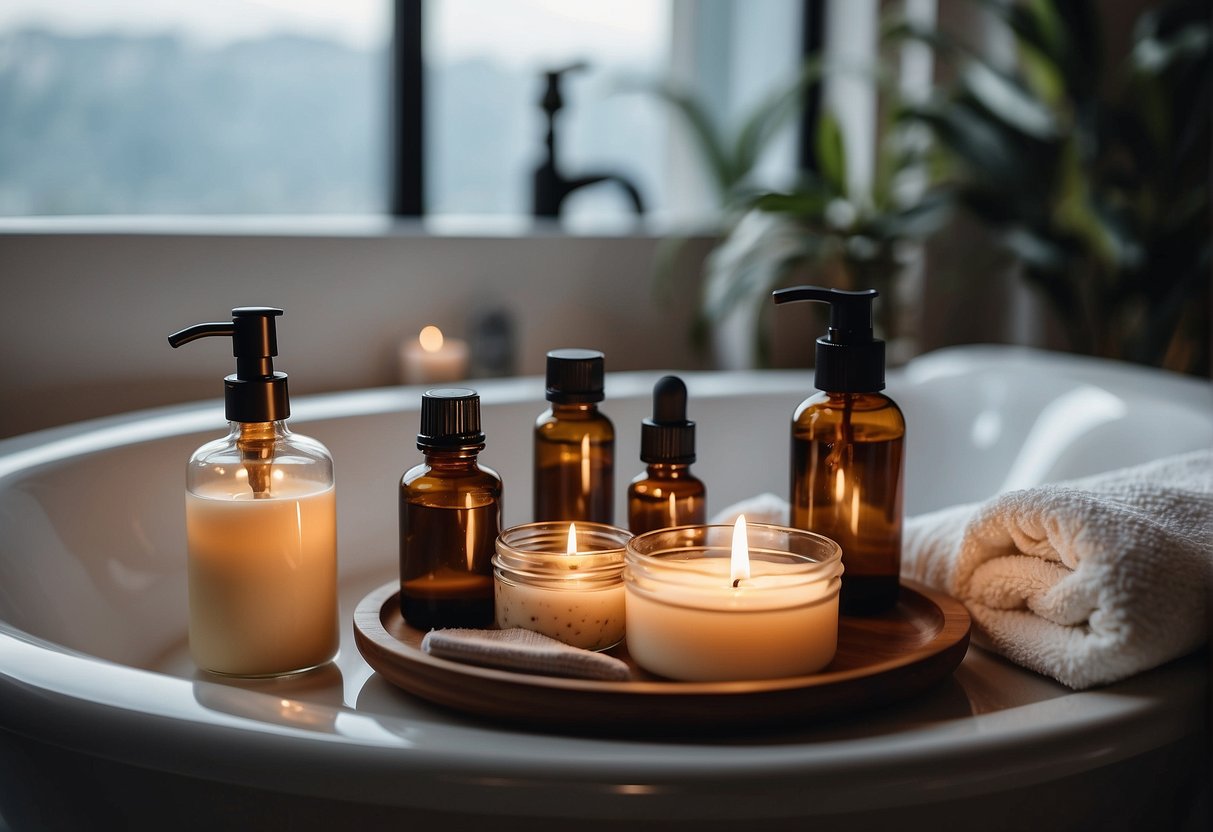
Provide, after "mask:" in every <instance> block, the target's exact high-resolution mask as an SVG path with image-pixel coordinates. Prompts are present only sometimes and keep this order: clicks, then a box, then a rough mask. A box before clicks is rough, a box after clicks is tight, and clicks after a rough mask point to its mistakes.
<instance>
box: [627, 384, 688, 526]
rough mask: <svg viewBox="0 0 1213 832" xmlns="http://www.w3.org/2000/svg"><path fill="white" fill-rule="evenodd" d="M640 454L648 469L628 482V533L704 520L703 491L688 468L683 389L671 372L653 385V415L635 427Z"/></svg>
mask: <svg viewBox="0 0 1213 832" xmlns="http://www.w3.org/2000/svg"><path fill="white" fill-rule="evenodd" d="M640 459H641V461H643V462H647V463H648V468H647V469H646V470H645V472H644V473H643V474H641V475H640V476H638V477H636V479H634V480H632V483H631V485H629V486H628V529H629V531H631V532H632V534H643V533H644V532H650V531H653V530H655V529H665V528H669V527H670V526H686V525H690V524H702V523H704V522H706V521H705V516H706V512H707V490H706V489H705V488H704V485H703V482H702V481H700V480H699V479H698V478H697V477H695V475H694V474H692V473H691V463H692V462H694V461H695V423H694V422H691V421H688V420H687V388H686V385H685V384H683V382H682V379H680V378H678V377H677V376H665V377H664V378H662V379H661V380H659V381H658V382H657V384H655V385H654V386H653V418H651V419H645V420H644V421H643V422H641V426H640Z"/></svg>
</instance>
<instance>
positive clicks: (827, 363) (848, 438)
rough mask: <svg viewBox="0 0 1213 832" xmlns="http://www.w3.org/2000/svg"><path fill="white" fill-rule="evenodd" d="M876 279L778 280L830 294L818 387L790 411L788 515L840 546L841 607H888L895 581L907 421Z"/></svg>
mask: <svg viewBox="0 0 1213 832" xmlns="http://www.w3.org/2000/svg"><path fill="white" fill-rule="evenodd" d="M876 296H877V292H876V290H875V289H867V290H864V291H860V292H845V291H841V290H838V289H822V288H818V287H816V286H798V287H796V288H792V289H780V290H779V291H777V292H775V293H774V298H775V302H776V303H786V302H788V301H798V300H813V301H820V302H824V303H828V304H830V325H829V330H828V332H827V334H826V335H825V336H824V337H822V338H818V339H817V369H816V379H815V386H816V387H817V388H818V389H819V390H821V391H822V392H820V393H817V394H816V395H814V396H810V397H809V398H807V399H805V400H804V402H802V403H801V405H800V407H799V408H797V409H796V413H795V414H794V415H793V417H792V487H791V525H793V526H795V527H796V528H799V529H805V530H807V531H812V532H817V533H818V534H824V535H825V536H826V537H830V538H833V539H834V540H836V541H838V544H839V545H840V546H841V547H842V563H843V568H844V570H845V571H844V572H843V574H842V593H841V604H842V611H843V612H845V613H849V614H858V615H865V614H870V613H878V612H882V611H884V610H887V609H889V608H890V607H892V606H893V605H894V604H896V603H897V596H898V592H899V590H900V576H899V572H900V568H901V519H902V500H903V476H902V473H903V470H904V467H905V463H904V453H903V451H904V444H905V433H906V423H905V419H904V417H903V416H902V415H901V410H900V409H899V408H898V407H897V404H896V403H895V402H894V401H893V400H892V399H890V398H889V397H888V396H886V395H884V394H883V393H881V392H880V391H881V390H883V389H884V386H885V384H884V342H883V341H880V340H878V339H876V338H874V337H873V335H872V302H873V300H874V299H875V298H876Z"/></svg>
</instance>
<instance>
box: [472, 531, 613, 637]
mask: <svg viewBox="0 0 1213 832" xmlns="http://www.w3.org/2000/svg"><path fill="white" fill-rule="evenodd" d="M630 536H631V535H629V534H628V533H627V532H626V531H624V530H622V529H617V528H614V527H613V526H606V525H603V524H600V523H581V524H569V525H567V526H566V525H564V524H563V523H531V524H528V525H524V526H515V527H514V528H512V529H507V530H505V531H504V532H502V533H501V536H500V537H498V539H497V555H496V557H494V558H493V584H494V587H495V589H494V607H495V610H496V623H497V626H498V627H500V628H502V629H507V628H510V627H521V628H523V629H525V630H533V631H535V632H537V633H542V634H543V635H546V636H550V637H551V638H555V639H558V640H560V641H563V642H564V643H565V644H571V645H572V646H574V647H581V648H583V649H586V650H605V649H606V648H608V647H611V646H613V645H615V644H618V643H619V642H620V641H621V640H622V639H623V628H624V624H625V621H626V616H625V614H624V592H623V577H622V572H623V545H624V543H625V542H626V541H627V539H628V538H629V537H630ZM579 539H580V541H581V544H580V547H579V545H578V540H579ZM553 549H556V551H553ZM560 549H564V551H560Z"/></svg>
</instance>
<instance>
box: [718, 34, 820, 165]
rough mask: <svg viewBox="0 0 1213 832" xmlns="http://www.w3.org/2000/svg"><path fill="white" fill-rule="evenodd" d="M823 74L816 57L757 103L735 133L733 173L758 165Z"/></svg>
mask: <svg viewBox="0 0 1213 832" xmlns="http://www.w3.org/2000/svg"><path fill="white" fill-rule="evenodd" d="M824 72H825V64H824V63H823V62H822V60H821V59H820V58H819V57H814V58H811V59H809V61H808V62H806V64H805V65H804V67H803V68H802V69H801V71H800V72H799V73H798V74H797V76H796V80H795V81H794V82H793V83H791V84H790V85H788V86H787V87H786V88H784V89H781V90H776V91H775V92H774V93H772V94H770V95H768V96H767V98H766V99H765V100H764V101H762V102H761V103H759V105H758V106H757V107H756V108H755V109H754V111H753V112H752V113H751V114H750V116H749V117H748V118H747V119H746V120H745V122H744V123H743V124H742V126H741V130H740V131H739V132H738V134H737V143H736V152H735V155H734V159H733V165H734V167H735V169H736V170H738V171H744V172H746V173H748V172H749V171H751V170H753V168H754V165H755V164H757V162H758V158H759V156H760V155H761V154H762V152H763V151H764V150H765V149H766V148H767V146H768V145H769V144H770V142H771V139H772V138H774V137H775V136H776V135H777V134H778V132H779V130H780V128H782V127H783V126H784V125H786V124H787V123H788V120H789V119H791V118H792V117H793V116H794V115H795V114H796V113H798V112H800V111H801V109H802V108H803V106H804V101H805V96H806V95H808V93H809V91H810V90H811V89H812V88H813V87H814V86H815V85H817V84H819V83H820V82H821V78H822V76H823V75H824Z"/></svg>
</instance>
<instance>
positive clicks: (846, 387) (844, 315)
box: [772, 286, 884, 393]
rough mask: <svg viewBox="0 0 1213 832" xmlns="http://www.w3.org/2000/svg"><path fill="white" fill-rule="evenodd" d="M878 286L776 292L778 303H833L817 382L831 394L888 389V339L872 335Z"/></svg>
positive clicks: (819, 346)
mask: <svg viewBox="0 0 1213 832" xmlns="http://www.w3.org/2000/svg"><path fill="white" fill-rule="evenodd" d="M879 294H880V293H879V292H877V291H876V290H875V289H863V290H860V291H858V292H848V291H844V290H842V289H823V288H822V287H820V286H795V287H793V288H791V289H778V290H776V291H775V292H774V293H773V295H772V296H773V297H774V299H775V302H776V303H788V302H789V301H798V300H813V301H820V302H822V303H828V304H830V325H829V329H828V330H827V331H826V334H825V335H824V336H822V337H821V338H818V339H817V373H816V378H815V380H814V385H815V386H816V387H817V389H818V390H825V391H826V392H827V393H875V392H876V391H877V390H883V389H884V341H881V340H880V339H878V338H874V337H873V336H872V301H874V300H875V299H876V298H877V297H878V296H879Z"/></svg>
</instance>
